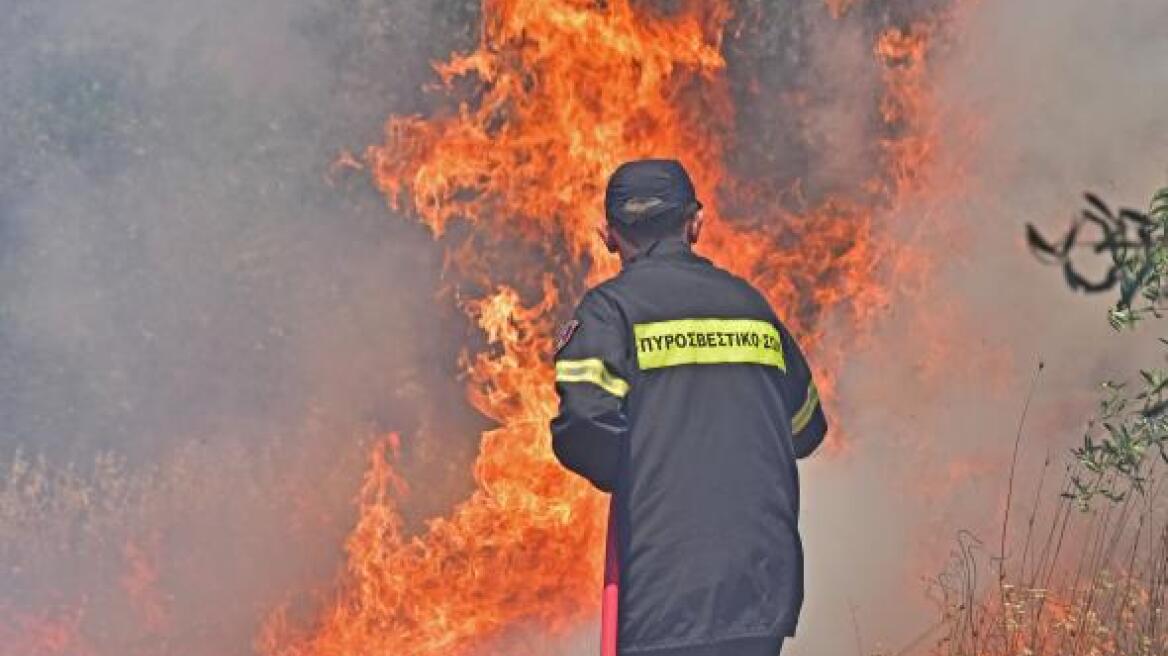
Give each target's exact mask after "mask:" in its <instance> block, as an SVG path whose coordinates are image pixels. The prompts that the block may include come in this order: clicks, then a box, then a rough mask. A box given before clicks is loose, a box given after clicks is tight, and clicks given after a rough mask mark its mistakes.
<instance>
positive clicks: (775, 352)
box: [633, 319, 787, 371]
mask: <svg viewBox="0 0 1168 656" xmlns="http://www.w3.org/2000/svg"><path fill="white" fill-rule="evenodd" d="M633 332H634V334H635V336H636V342H637V363H638V364H639V365H640V367H641V369H642V370H646V369H658V368H661V367H676V366H678V365H683V364H732V363H747V364H761V365H767V366H771V367H778V368H779V369H782V370H783V371H786V370H787V365H786V362H785V361H784V360H783V342H782V340H781V339H779V331H778V329H777V328H775V326H774V325H773V324H771V323H770V322H769V321H759V320H757V319H676V320H673V321H658V322H656V323H639V324H636V325H635V326H633Z"/></svg>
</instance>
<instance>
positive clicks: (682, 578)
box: [551, 240, 827, 656]
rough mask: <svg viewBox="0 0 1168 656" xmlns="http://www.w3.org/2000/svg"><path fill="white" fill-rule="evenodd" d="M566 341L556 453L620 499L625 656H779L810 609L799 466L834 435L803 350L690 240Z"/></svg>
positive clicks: (639, 266)
mask: <svg viewBox="0 0 1168 656" xmlns="http://www.w3.org/2000/svg"><path fill="white" fill-rule="evenodd" d="M565 338H566V341H565V342H564V343H562V344H561V345H560V347H559V350H558V351H557V353H556V390H557V392H558V393H559V395H560V412H559V415H558V416H557V417H556V418H555V419H554V420H552V425H551V428H552V436H553V442H552V445H553V448H554V451H555V454H556V457H557V458H558V459H559V460H560V462H561V463H563V465H564V466H565V467H567V468H569V469H571V470H572V471H574V472H576V473H578V474H580V475H581V476H584V477H585V478H587V479H588V480H590V481H591V482H592V483H593V484H594V485H595V486H596V487H598V488H600V489H601V490H604V491H606V492H612V493H613V494H614V501H615V503H614V508H615V512H616V526H617V544H618V545H619V547H618V556H619V562H620V602H619V615H618V623H619V651H620V654H622V655H628V654H641V653H644V654H647V655H648V656H682V655H685V656H691V655H693V656H699V655H700V656H707V655H708V656H721V655H722V654H733V655H734V656H755V655H756V654H757V655H758V656H774V655H775V653H777V651H778V646H779V644H780V642H781V640H782V638H783V637H786V636H791V635H794V633H795V624H796V621H797V619H798V616H799V609H800V607H801V605H802V603H803V550H802V545H801V542H800V539H799V531H798V525H797V523H798V515H799V476H798V471H797V469H796V466H795V459H796V458H801V457H804V456H807V455H809V454H810V453H811V452H812V451H814V450H815V448H816V447H817V446H819V444H820V443H821V442H822V441H823V437H824V434H825V432H826V431H827V421H826V419H825V418H824V415H823V411H822V409H821V407H820V404H819V395H818V392H817V391H816V389H815V385H814V383H813V382H812V379H811V372H810V370H809V369H808V366H807V362H806V360H804V358H803V354H802V352H801V351H800V349H799V346H798V345H797V344H796V343H795V340H794V339H793V338H792V337H791V335H790V333H788V332H787V330H786V328H785V327H784V326H783V324H782V323H781V322H780V321H779V320H778V318H777V317H776V316H775V314H774V312H773V311H772V310H771V308H770V306H769V304H768V303H767V301H766V299H765V298H763V296H762V295H761V294H759V293H758V292H757V291H756V290H755V289H754V288H753V287H751V286H750V285H749V284H748V283H747V282H746V281H744V280H742V279H741V278H738V277H736V276H734V275H732V274H730V273H727V272H726V271H724V270H722V269H719V268H718V267H715V266H714V265H712V264H711V263H710V262H709V261H708V260H706V259H705V258H702V257H699V256H698V255H696V254H694V253H693V252H692V251H691V250H690V249H689V247H688V246H687V245H685V244H684V243H682V242H681V241H680V240H667V241H662V242H658V243H657V244H654V245H653V246H652V247H650V248H649V249H647V250H646V251H645V252H643V253H642V254H640V255H639V256H638V257H636V258H634V259H633V260H632V261H631V262H629V263H627V264H626V266H625V268H624V269H623V271H622V272H621V273H620V275H618V276H616V277H615V278H613V279H611V280H609V281H607V282H605V283H603V284H601V285H599V286H598V287H596V288H595V289H592V290H591V291H589V292H588V293H587V294H586V295H585V296H584V298H583V299H582V300H581V302H580V305H579V307H578V308H577V310H576V313H575V317H574V319H573V320H572V322H571V323H569V324H568V325H567V326H566V327H565V330H564V331H563V333H562V338H561V341H563V340H564V339H565Z"/></svg>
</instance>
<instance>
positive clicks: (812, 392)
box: [791, 382, 819, 434]
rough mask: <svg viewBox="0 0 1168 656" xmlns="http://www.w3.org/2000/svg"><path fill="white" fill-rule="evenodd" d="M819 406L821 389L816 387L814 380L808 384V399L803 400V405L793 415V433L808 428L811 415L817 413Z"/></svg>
mask: <svg viewBox="0 0 1168 656" xmlns="http://www.w3.org/2000/svg"><path fill="white" fill-rule="evenodd" d="M817 407H819V390H817V389H815V383H814V382H812V383H810V384H808V385H807V400H805V401H803V407H801V408H799V412H796V413H795V414H794V415H793V416H792V417H791V433H792V434H795V433H801V432H803V429H804V428H807V424H808V422H810V421H811V416H812V415H814V414H815V409H816V408H817Z"/></svg>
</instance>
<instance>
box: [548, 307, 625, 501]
mask: <svg viewBox="0 0 1168 656" xmlns="http://www.w3.org/2000/svg"><path fill="white" fill-rule="evenodd" d="M626 332H627V331H626V329H625V327H624V322H623V320H622V319H621V316H620V314H619V313H618V311H617V309H616V307H615V306H614V305H613V304H612V302H611V301H608V300H607V299H605V298H604V297H603V296H602V295H600V294H598V293H597V292H595V291H592V292H589V293H588V294H586V295H585V296H584V298H583V300H581V301H580V305H579V307H577V308H576V312H575V315H574V317H573V319H572V321H571V323H569V324H568V325H567V326H565V328H564V329H563V334H562V335H561V337H560V341H561V342H565V343H562V344H560V345H559V348H558V351H557V352H556V355H555V361H556V362H555V364H556V392H557V393H558V394H559V397H560V409H559V414H558V415H556V417H555V418H554V419H552V422H551V432H552V450H553V451H554V452H555V454H556V458H557V459H558V460H559V461H560V463H561V464H563V465H564V467H567V468H568V469H570V470H572V471H574V472H576V473H577V474H579V475H581V476H583V477H584V478H586V479H588V480H589V481H591V482H592V484H593V485H595V486H596V487H597V488H599V489H601V490H603V491H605V492H611V491H612V489H613V486H614V485H615V483H616V478H617V473H618V471H619V467H620V459H621V452H622V450H623V448H624V442H625V439H626V436H627V434H628V419H627V416H626V414H625V402H624V401H625V396H626V395H627V394H628V393H629V382H628V381H629V380H630V379H631V371H630V362H631V360H630V358H629V357H628V344H627V337H626ZM565 336H566V337H565Z"/></svg>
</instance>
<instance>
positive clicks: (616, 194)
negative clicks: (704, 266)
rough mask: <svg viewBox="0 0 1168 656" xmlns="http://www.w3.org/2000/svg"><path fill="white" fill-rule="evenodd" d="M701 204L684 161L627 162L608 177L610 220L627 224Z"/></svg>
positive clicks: (606, 209)
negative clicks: (683, 163)
mask: <svg viewBox="0 0 1168 656" xmlns="http://www.w3.org/2000/svg"><path fill="white" fill-rule="evenodd" d="M701 206H702V204H701V203H699V202H698V199H697V194H696V192H695V191H694V185H693V181H692V180H690V179H689V174H688V173H686V172H685V168H684V167H683V166H682V165H681V162H678V161H677V160H672V159H641V160H635V161H632V162H625V163H624V164H621V165H620V167H619V168H617V170H616V171H615V172H614V173H613V174H612V177H610V178H609V179H608V188H607V189H606V190H605V192H604V213H605V216H606V217H607V218H608V221H609V223H619V224H623V225H626V226H631V225H635V224H642V223H644V222H647V221H653V220H655V219H660V218H668V217H674V216H677V215H678V214H680V213H682V212H685V211H687V210H694V209H700V208H701Z"/></svg>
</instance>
